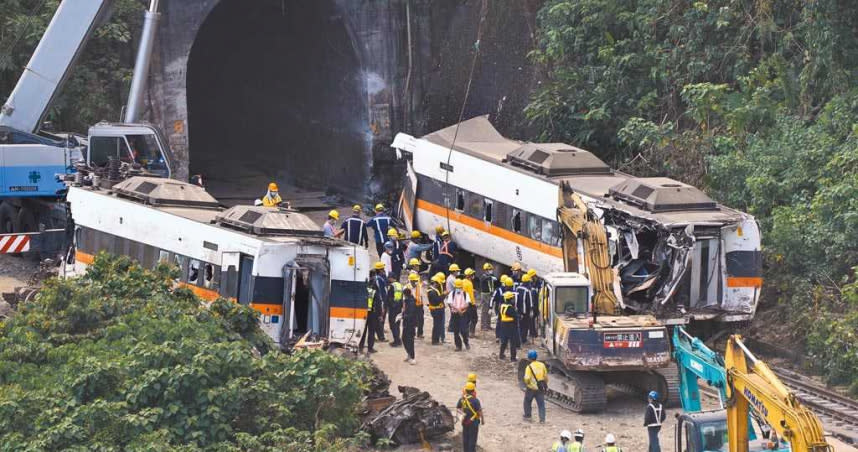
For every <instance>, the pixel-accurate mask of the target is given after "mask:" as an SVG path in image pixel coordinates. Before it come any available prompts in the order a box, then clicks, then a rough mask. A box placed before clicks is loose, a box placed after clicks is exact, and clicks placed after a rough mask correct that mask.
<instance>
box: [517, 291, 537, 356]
mask: <svg viewBox="0 0 858 452" xmlns="http://www.w3.org/2000/svg"><path fill="white" fill-rule="evenodd" d="M515 295H516V297H515V308H516V309H517V310H518V315H519V318H518V329H519V334H520V335H521V343H522V345H523V344H527V332H528V331H529V330H530V325H531V323H532V321H531V318H532V316H531V309H532V306H533V293H532V292H531V291H530V276H529V275H527V274H524V275H522V276H521V284H519V285H518V289H516V291H515Z"/></svg>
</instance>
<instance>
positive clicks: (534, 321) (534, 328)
mask: <svg viewBox="0 0 858 452" xmlns="http://www.w3.org/2000/svg"><path fill="white" fill-rule="evenodd" d="M527 276H530V326H529V328H528V329H529V330H530V335H531V336H532V337H534V340H535V338H537V337H539V335H540V334H539V326H540V324H541V323H542V321H541V320H542V319H541V318H540V312H541V311H540V309H541V307H540V305H539V300H540V298H539V293H540V291H541V289H542V283H541V281H540V279H539V275H537V274H536V269H533V268H531V269H529V270H527Z"/></svg>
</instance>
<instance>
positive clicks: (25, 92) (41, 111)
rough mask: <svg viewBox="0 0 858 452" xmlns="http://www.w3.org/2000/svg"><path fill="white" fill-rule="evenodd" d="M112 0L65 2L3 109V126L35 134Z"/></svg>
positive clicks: (75, 0)
mask: <svg viewBox="0 0 858 452" xmlns="http://www.w3.org/2000/svg"><path fill="white" fill-rule="evenodd" d="M111 3H113V0H74V1H63V2H61V3H60V6H59V7H58V8H57V11H56V12H55V13H54V17H53V19H51V23H50V24H49V25H48V28H47V29H46V30H45V34H44V35H43V36H42V39H41V41H39V45H38V46H37V47H36V50H35V51H34V52H33V56H32V57H30V62H29V63H27V67H26V68H25V70H24V73H23V74H21V78H19V79H18V83H17V84H16V85H15V89H14V90H13V91H12V94H11V95H10V96H9V98H8V99H7V100H6V103H5V104H4V105H3V107H2V108H0V126H7V127H11V128H13V129H16V130H20V131H23V132H29V133H36V132H38V130H39V127H40V124H41V122H42V118H44V116H45V114H46V113H47V111H48V107H49V106H50V105H51V103H52V101H53V99H54V98H55V97H56V96H57V93H59V91H60V88H61V87H62V85H63V83H64V82H65V80H66V78H67V77H68V75H69V73H70V72H71V69H72V67H73V66H74V63H75V61H76V60H77V58H78V56H79V55H80V53H81V51H82V50H83V48H84V45H85V44H86V41H87V40H88V39H89V37H90V36H91V35H92V32H93V31H94V30H95V28H96V27H97V25H98V24H99V23H100V22H101V19H102V18H103V16H104V15H105V14H106V11H107V10H108V9H109V6H110V4H111Z"/></svg>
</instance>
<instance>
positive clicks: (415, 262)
mask: <svg viewBox="0 0 858 452" xmlns="http://www.w3.org/2000/svg"><path fill="white" fill-rule="evenodd" d="M408 265H409V266H414V265H420V259H417V258H416V257H412V258H411V259H408Z"/></svg>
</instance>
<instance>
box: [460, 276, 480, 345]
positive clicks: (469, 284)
mask: <svg viewBox="0 0 858 452" xmlns="http://www.w3.org/2000/svg"><path fill="white" fill-rule="evenodd" d="M476 275H477V272H475V271H474V269H473V268H466V269H465V279H463V280H462V289H464V291H465V293H467V294H468V298H470V299H471V304H469V305H468V312H467V313H466V316H467V318H468V330H467V334H468V335H470V336H471V337H474V335H475V334H476V332H477V297H476V296H474V277H475V276H476Z"/></svg>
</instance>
